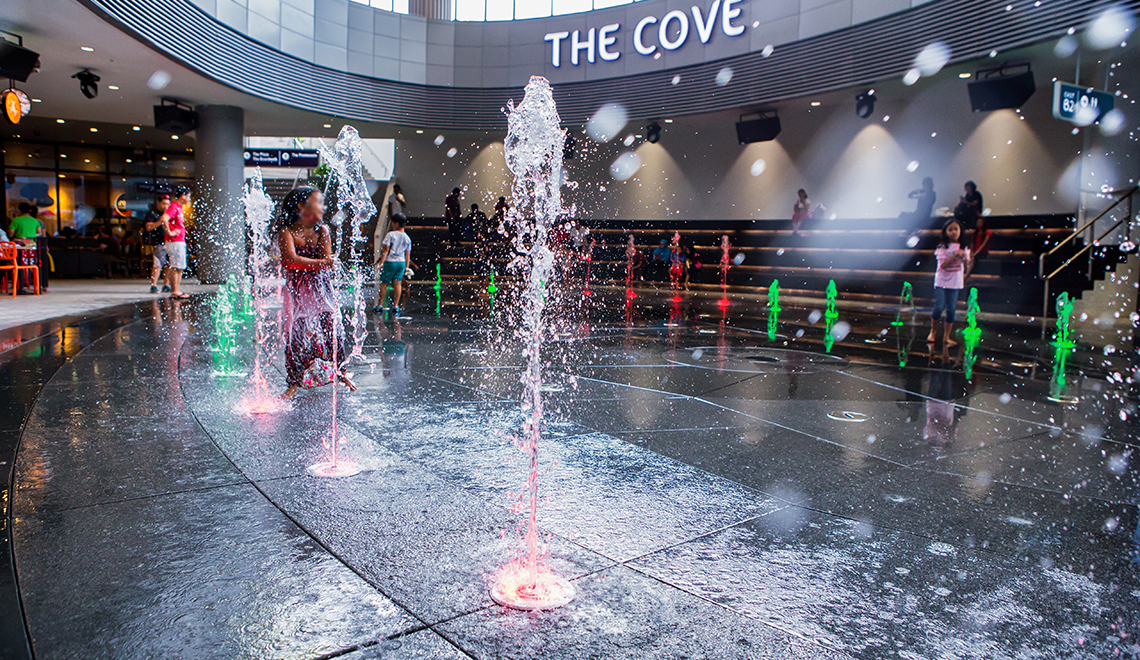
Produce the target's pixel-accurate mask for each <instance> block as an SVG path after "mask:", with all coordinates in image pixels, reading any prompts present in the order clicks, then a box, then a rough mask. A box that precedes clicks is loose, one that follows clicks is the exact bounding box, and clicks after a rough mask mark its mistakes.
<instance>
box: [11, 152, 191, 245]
mask: <svg viewBox="0 0 1140 660" xmlns="http://www.w3.org/2000/svg"><path fill="white" fill-rule="evenodd" d="M0 153H2V155H3V158H2V159H0V174H2V177H3V180H4V212H5V216H6V217H5V219H4V225H5V226H7V224H8V221H9V220H10V219H11V218H13V217H15V216H16V215H18V214H19V212H18V210H17V209H18V207H19V204H20V203H21V202H23V203H27V204H32V205H35V206H37V207H38V208H39V219H40V220H41V221H42V222H43V223H44V226H45V228H46V232H47V234H48V235H55V234H57V233H59V231H60V230H61V229H63V228H64V227H72V228H74V229H75V230H76V231H77V232H79V233H81V234H82V233H83V232H84V231H85V229H86V227H87V225H89V224H90V223H92V222H95V223H109V224H110V225H112V227H114V228H115V230H116V232H117V233H119V234H120V235H122V234H123V233H125V232H126V231H128V230H129V229H132V228H137V227H135V226H137V225H138V224H139V223H141V222H142V218H143V217H145V216H146V213H147V211H148V209H149V208H150V205H151V204H152V203H153V201H154V196H155V194H156V193H161V192H169V191H170V190H171V189H173V188H174V187H175V186H177V185H179V184H185V185H193V177H194V153H193V151H192V150H189V149H188V150H186V151H184V152H181V153H174V152H159V151H153V150H147V149H122V148H114V147H110V148H108V147H92V146H89V145H76V144H55V143H47V142H17V141H8V142H5V143H4V145H3V149H2V150H0Z"/></svg>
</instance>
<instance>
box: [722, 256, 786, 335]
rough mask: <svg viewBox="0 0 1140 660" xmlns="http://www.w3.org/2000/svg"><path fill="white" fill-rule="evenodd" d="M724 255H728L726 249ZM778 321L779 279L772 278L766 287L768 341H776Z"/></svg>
mask: <svg viewBox="0 0 1140 660" xmlns="http://www.w3.org/2000/svg"><path fill="white" fill-rule="evenodd" d="M725 238H728V237H727V236H726V237H725ZM725 255H726V256H727V255H728V252H727V250H726V251H725ZM779 322H780V280H772V284H771V285H770V286H769V287H768V341H776V327H777V324H778V323H779Z"/></svg>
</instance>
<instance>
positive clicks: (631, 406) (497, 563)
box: [0, 292, 1140, 660]
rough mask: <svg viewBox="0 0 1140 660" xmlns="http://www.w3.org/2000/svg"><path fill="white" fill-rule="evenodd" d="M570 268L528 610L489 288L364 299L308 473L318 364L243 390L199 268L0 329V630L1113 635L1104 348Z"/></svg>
mask: <svg viewBox="0 0 1140 660" xmlns="http://www.w3.org/2000/svg"><path fill="white" fill-rule="evenodd" d="M453 302H456V303H458V302H460V301H459V300H458V299H457V300H455V301H453ZM587 302H588V303H589V304H587V305H576V306H568V307H566V308H564V309H561V310H560V311H559V313H560V314H561V318H562V320H561V321H560V322H559V323H558V325H557V328H556V332H555V336H554V339H553V340H552V341H551V342H550V343H549V344H548V346H547V347H546V349H545V351H546V353H545V355H546V357H547V360H548V364H547V367H546V374H547V378H546V384H547V387H546V392H545V401H546V413H547V415H546V424H545V427H544V433H543V439H542V444H541V467H542V470H541V475H540V484H541V493H542V499H541V504H540V514H539V520H540V527H541V530H542V534H543V542H544V544H545V548H546V557H545V558H546V562H547V564H548V565H549V566H550V567H551V568H552V569H553V570H554V571H555V572H557V573H559V574H561V575H564V576H566V577H568V578H570V579H572V580H573V582H574V584H575V587H576V589H577V594H578V595H577V598H576V599H575V600H574V601H573V602H572V603H570V604H569V605H568V606H566V607H563V608H561V609H558V610H554V611H549V612H534V613H521V612H516V611H512V610H507V609H504V608H501V607H499V606H497V605H494V604H493V603H492V601H491V599H490V597H489V595H488V587H489V585H490V584H491V583H492V581H493V579H494V576H495V572H496V570H497V569H498V568H499V567H501V566H503V565H504V564H506V563H507V562H509V561H510V560H512V559H513V558H515V557H517V555H518V551H519V550H518V549H519V548H520V547H521V540H520V534H521V525H522V522H523V521H522V520H521V519H520V516H519V514H518V511H519V507H518V503H519V497H520V495H519V492H520V491H521V490H522V489H523V487H524V484H525V481H526V471H527V467H528V464H527V462H526V459H525V457H524V456H523V454H522V453H521V452H520V450H519V449H518V443H517V441H516V440H515V439H514V438H515V436H516V435H517V434H518V433H519V431H520V429H521V425H522V411H521V410H520V405H519V403H518V400H519V394H520V391H521V388H522V385H521V383H520V377H521V374H522V364H523V363H522V358H521V356H520V354H519V351H518V349H517V346H516V345H515V342H514V341H513V338H512V337H511V336H510V335H509V333H499V332H495V331H493V330H490V328H492V327H493V326H494V323H493V322H492V321H491V320H490V318H491V317H490V315H489V312H488V310H487V309H486V307H485V306H482V305H474V306H471V305H465V304H452V305H443V307H442V310H443V313H442V314H441V315H439V316H437V315H436V314H435V308H434V304H432V305H430V306H427V305H425V306H422V307H416V306H413V309H412V314H413V316H412V318H411V319H406V320H400V321H395V320H388V321H385V320H383V319H372V320H371V321H370V324H369V331H368V334H367V337H366V344H365V346H364V350H363V354H364V360H363V361H362V362H360V363H358V364H357V366H355V367H354V377H355V380H356V382H357V384H358V385H359V390H358V391H357V392H355V393H352V394H347V395H346V394H345V393H344V392H343V391H341V392H340V394H339V395H338V396H337V422H338V429H339V434H340V436H341V439H340V442H339V444H338V450H339V455H340V460H342V461H346V462H351V463H353V464H355V465H356V466H357V467H359V468H360V472H359V473H358V474H356V475H354V476H350V477H344V478H338V479H328V478H320V477H316V476H313V475H312V474H311V473H310V472H309V470H308V468H309V467H310V466H312V465H313V464H315V463H317V462H320V461H323V460H327V459H328V456H329V451H330V448H329V445H328V440H329V428H330V426H331V419H332V413H331V410H332V403H333V396H332V394H333V393H332V390H331V389H330V388H328V387H324V388H319V389H314V390H308V391H302V392H301V393H300V394H299V395H298V396H297V397H296V398H295V399H294V401H293V402H292V406H291V407H290V408H289V409H288V410H284V411H281V412H277V413H273V414H265V415H250V414H246V413H243V412H241V411H242V400H243V397H246V396H248V395H249V393H250V391H251V387H250V385H249V384H248V382H247V377H246V376H245V375H243V374H226V373H219V362H218V360H217V359H216V358H217V355H216V352H215V351H214V350H213V348H212V331H211V323H210V316H209V314H208V313H207V311H206V309H205V305H204V301H202V300H197V301H194V302H192V303H186V304H182V303H174V302H170V301H164V302H154V303H148V304H145V305H140V306H132V307H127V308H123V309H120V310H117V311H112V312H110V313H108V314H107V315H105V316H104V317H101V318H98V319H85V320H60V321H58V322H54V323H52V322H45V323H43V324H40V325H38V326H36V327H35V328H33V327H30V326H28V327H23V328H17V329H14V330H9V331H6V334H4V335H3V336H0V341H3V342H4V343H3V344H2V345H0V346H2V347H3V348H5V349H7V350H4V351H3V352H0V379H2V380H0V405H2V406H3V409H4V415H3V418H2V419H3V420H4V421H3V424H4V425H3V427H2V428H0V450H2V451H3V455H2V456H0V461H3V467H4V468H5V471H9V470H10V471H11V473H12V475H11V476H12V489H11V491H10V493H9V492H7V491H6V492H5V495H6V497H5V498H4V502H5V504H6V506H8V507H9V511H8V512H7V513H8V515H7V516H6V517H5V520H6V522H9V521H10V527H9V528H8V530H7V531H8V532H9V535H6V536H5V538H4V542H5V543H8V542H9V539H10V541H11V549H10V551H9V549H7V548H5V549H4V552H3V553H0V554H2V555H3V557H2V559H3V562H4V563H5V564H6V565H5V566H0V569H2V570H0V613H3V614H4V616H3V617H0V618H2V619H3V621H4V623H3V626H2V627H0V641H3V642H4V651H3V653H0V657H29V654H30V653H33V652H34V656H35V657H36V658H71V657H86V658H104V657H105V658H135V657H138V658H142V657H195V658H200V657H241V658H306V657H307V658H320V657H344V658H352V659H363V658H463V657H474V658H534V657H559V658H860V659H867V660H870V659H878V658H896V657H897V658H904V659H906V660H913V659H917V658H930V659H936V658H937V659H942V658H1034V657H1041V658H1053V657H1065V658H1107V657H1136V656H1138V655H1140V647H1138V646H1137V645H1136V643H1135V642H1134V640H1133V635H1134V634H1136V633H1137V632H1138V629H1140V625H1138V624H1140V615H1138V614H1137V611H1138V607H1137V605H1138V604H1140V603H1138V601H1140V580H1138V579H1137V570H1138V569H1137V567H1136V565H1135V564H1133V563H1132V562H1131V561H1130V559H1131V556H1132V555H1131V551H1132V549H1133V545H1132V544H1133V535H1134V533H1135V532H1136V530H1137V525H1138V516H1137V500H1138V498H1140V490H1138V481H1140V477H1138V474H1137V471H1136V470H1135V469H1134V468H1133V467H1132V464H1133V462H1132V461H1131V460H1130V459H1131V457H1132V453H1133V451H1134V450H1135V448H1136V446H1137V444H1138V436H1137V433H1136V429H1135V422H1134V413H1135V412H1136V411H1135V403H1136V396H1135V389H1134V388H1133V384H1132V382H1131V381H1132V374H1134V373H1135V366H1134V365H1133V364H1132V363H1130V362H1129V359H1130V357H1131V353H1127V352H1125V351H1119V352H1117V353H1115V354H1112V355H1111V356H1105V355H1102V354H1099V353H1093V352H1091V351H1088V350H1083V351H1082V352H1080V353H1078V355H1077V356H1075V358H1074V362H1073V365H1074V366H1073V368H1072V369H1071V370H1070V372H1069V373H1068V374H1067V376H1068V378H1067V384H1066V387H1065V391H1064V392H1063V394H1064V397H1061V398H1070V399H1075V400H1076V401H1075V402H1073V403H1059V402H1054V401H1051V400H1049V398H1048V397H1049V395H1050V394H1053V395H1056V394H1058V391H1057V387H1056V386H1055V385H1053V386H1052V387H1051V384H1050V382H1049V377H1050V372H1049V367H1050V349H1049V347H1048V346H1047V345H1046V344H1045V343H1043V342H1042V341H1041V340H1040V335H1039V334H1037V335H1034V334H1033V333H1032V332H1029V331H1025V330H1024V329H1021V330H1019V329H1016V328H1012V329H1011V328H1001V329H997V328H995V329H992V330H991V329H985V330H986V332H985V333H984V334H983V339H982V347H981V350H980V352H979V360H978V363H977V365H976V366H975V371H974V373H973V374H972V377H971V378H969V379H967V378H966V377H965V374H964V373H963V365H962V363H961V360H962V357H963V356H962V355H961V354H960V351H959V350H958V349H955V350H953V351H950V352H949V353H947V354H946V355H945V356H943V355H940V354H937V353H935V354H934V355H930V354H929V353H930V351H929V350H928V349H927V348H926V346H925V344H923V343H922V341H921V339H922V334H923V332H922V331H923V328H921V327H917V325H916V326H914V327H912V326H911V325H904V326H901V327H900V326H892V325H891V321H893V320H894V318H893V316H892V317H889V318H888V317H876V316H874V315H860V316H858V317H852V318H851V319H850V323H851V325H852V326H853V328H852V331H851V333H850V334H849V335H846V336H845V337H843V338H842V339H840V340H839V341H838V342H837V343H836V344H835V345H834V347H833V348H832V349H831V351H830V354H828V353H827V351H826V347H825V344H824V342H823V340H822V334H823V329H822V324H821V323H812V322H811V321H810V317H809V312H810V311H811V310H788V312H787V314H786V318H785V319H784V320H783V322H782V324H781V326H780V327H779V336H778V337H776V338H775V339H774V340H772V341H769V339H768V336H767V333H766V330H765V328H766V319H765V318H764V317H763V314H762V313H761V312H762V310H748V309H744V308H743V306H742V308H741V309H737V308H735V307H731V306H730V308H729V309H728V310H727V311H725V312H724V313H723V315H722V312H721V310H719V309H718V308H717V307H716V304H715V302H714V303H713V304H711V305H708V306H705V305H702V303H701V302H700V301H696V300H685V299H682V300H681V301H680V302H674V303H671V302H670V301H669V300H668V299H667V298H662V299H660V300H656V301H654V300H651V299H648V297H643V299H641V300H639V301H638V307H637V308H636V309H628V310H627V309H625V308H624V302H625V298H624V296H622V295H621V292H616V293H615V294H612V295H611V294H607V293H605V292H602V293H600V294H597V295H596V296H594V297H593V298H592V299H590V300H589V301H587ZM497 304H499V305H500V306H501V305H502V303H501V302H499V303H497ZM502 311H503V310H502V309H500V313H502ZM921 320H922V319H921V318H919V319H916V324H921ZM916 336H917V338H918V339H917V340H916V339H915V337H916ZM254 350H255V349H254V347H253V346H252V345H251V342H249V341H245V342H243V343H242V347H241V349H240V355H239V358H240V359H239V360H238V363H239V364H240V365H241V369H243V370H244V371H248V370H249V369H250V366H251V364H252V362H253V354H254ZM267 354H268V355H271V356H273V357H274V359H273V360H272V361H271V363H269V364H267V365H265V368H266V372H267V373H268V375H269V381H270V387H271V388H273V389H274V390H275V391H276V390H279V389H281V388H282V387H283V385H282V383H283V377H282V375H281V371H280V369H281V365H280V359H279V356H277V355H276V351H273V350H272V347H270V350H269V351H268V352H267ZM903 362H905V363H906V364H905V365H904V366H900V363H903ZM1117 373H1119V374H1122V375H1121V377H1120V378H1116V377H1115V376H1114V375H1113V374H1117ZM1055 398H1056V397H1055ZM13 455H14V457H15V458H14V461H13ZM13 559H14V570H13V568H12V561H13ZM17 596H18V598H17ZM21 615H22V618H23V621H24V622H25V626H26V633H27V638H28V639H29V640H30V649H28V648H27V647H26V646H25V645H24V643H23V641H22V640H21V639H20V638H21V637H22V635H23V631H21V630H20V626H19V619H20V618H21ZM17 642H19V643H17Z"/></svg>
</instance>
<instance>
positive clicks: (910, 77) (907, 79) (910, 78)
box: [902, 69, 922, 86]
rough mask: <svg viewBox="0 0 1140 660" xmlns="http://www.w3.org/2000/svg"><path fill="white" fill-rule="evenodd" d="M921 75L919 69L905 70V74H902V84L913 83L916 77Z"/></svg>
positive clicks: (916, 79) (916, 80)
mask: <svg viewBox="0 0 1140 660" xmlns="http://www.w3.org/2000/svg"><path fill="white" fill-rule="evenodd" d="M921 77H922V72H921V71H919V70H918V69H911V70H910V71H907V72H906V75H904V76H903V79H902V81H903V84H904V85H907V86H909V85H913V84H915V83H916V82H918V79H919V78H921Z"/></svg>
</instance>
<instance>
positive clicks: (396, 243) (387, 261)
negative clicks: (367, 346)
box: [372, 213, 415, 316]
mask: <svg viewBox="0 0 1140 660" xmlns="http://www.w3.org/2000/svg"><path fill="white" fill-rule="evenodd" d="M407 222H408V218H407V216H405V215H404V214H403V213H397V214H395V215H393V216H392V221H391V225H390V227H389V228H388V234H387V235H386V236H385V237H384V241H383V246H384V249H383V251H382V252H381V253H380V264H381V266H380V291H379V293H378V294H377V296H376V306H375V307H373V308H372V312H373V313H374V314H381V313H383V311H384V298H385V297H386V296H387V295H388V285H392V301H393V305H392V311H393V312H394V313H395V315H396V316H399V315H400V308H399V304H400V294H401V293H402V291H403V282H404V270H405V269H407V268H409V267H411V268H415V264H413V263H412V239H410V238H408V235H407V234H405V233H404V225H406V224H407Z"/></svg>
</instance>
